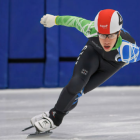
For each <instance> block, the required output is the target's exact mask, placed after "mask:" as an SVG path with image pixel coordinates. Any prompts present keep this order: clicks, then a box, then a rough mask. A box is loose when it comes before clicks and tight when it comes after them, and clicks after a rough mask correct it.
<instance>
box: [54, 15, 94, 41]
mask: <svg viewBox="0 0 140 140" xmlns="http://www.w3.org/2000/svg"><path fill="white" fill-rule="evenodd" d="M56 24H57V25H63V26H67V27H75V28H76V29H77V30H79V31H80V32H82V33H83V34H84V35H85V36H86V37H87V38H89V37H94V36H97V31H96V30H95V27H94V21H90V20H86V19H84V18H80V17H75V16H57V17H56Z"/></svg>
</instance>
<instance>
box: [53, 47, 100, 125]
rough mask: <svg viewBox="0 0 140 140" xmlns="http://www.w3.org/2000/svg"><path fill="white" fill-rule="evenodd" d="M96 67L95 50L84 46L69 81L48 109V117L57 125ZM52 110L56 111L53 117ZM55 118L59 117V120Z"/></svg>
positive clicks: (97, 60)
mask: <svg viewBox="0 0 140 140" xmlns="http://www.w3.org/2000/svg"><path fill="white" fill-rule="evenodd" d="M98 67H99V58H98V54H97V52H95V51H94V49H93V47H92V46H90V45H88V46H86V48H85V50H84V51H83V52H82V54H81V55H80V58H79V59H78V62H77V63H76V65H75V67H74V72H73V76H72V78H71V80H70V82H69V83H68V85H66V86H65V87H64V88H63V90H62V92H61V94H60V96H59V99H58V101H57V103H56V105H55V107H54V108H53V109H52V110H51V111H50V118H51V119H52V120H53V121H54V123H55V124H56V125H57V126H58V125H60V124H61V122H62V119H63V117H62V116H64V114H66V113H67V112H68V111H70V110H71V109H72V108H73V107H74V106H75V105H74V106H72V104H73V102H74V101H75V98H76V97H77V94H78V93H79V92H80V91H81V90H82V89H83V88H84V87H85V85H86V84H87V83H88V81H89V79H90V77H91V75H92V74H93V73H95V72H96V71H97V69H98ZM53 111H54V112H56V113H55V118H54V115H53V114H54V113H52V112H53ZM57 115H58V116H57ZM56 118H59V120H60V121H58V120H57V119H56ZM60 118H61V119H60Z"/></svg>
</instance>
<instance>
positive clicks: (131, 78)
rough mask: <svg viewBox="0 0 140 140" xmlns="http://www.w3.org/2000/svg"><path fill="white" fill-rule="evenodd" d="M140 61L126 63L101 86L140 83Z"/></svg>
mask: <svg viewBox="0 0 140 140" xmlns="http://www.w3.org/2000/svg"><path fill="white" fill-rule="evenodd" d="M139 69H140V62H137V63H131V64H129V65H126V66H125V67H123V68H122V69H121V70H119V71H118V72H117V73H116V74H114V75H113V76H112V77H111V78H110V79H109V80H107V81H106V82H105V83H103V84H102V85H101V86H108V85H110V86H126V85H131V86H132V85H133V86H134V85H140V75H139Z"/></svg>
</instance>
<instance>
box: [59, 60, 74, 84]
mask: <svg viewBox="0 0 140 140" xmlns="http://www.w3.org/2000/svg"><path fill="white" fill-rule="evenodd" d="M59 64H60V65H59V67H60V72H59V74H60V76H59V87H64V86H66V85H67V84H68V82H69V81H70V79H71V77H72V74H73V70H74V66H75V62H60V63H59Z"/></svg>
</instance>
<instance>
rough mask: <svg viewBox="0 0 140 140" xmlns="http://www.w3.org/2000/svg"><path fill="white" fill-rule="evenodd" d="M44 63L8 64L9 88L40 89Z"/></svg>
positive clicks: (42, 82) (42, 81)
mask: <svg viewBox="0 0 140 140" xmlns="http://www.w3.org/2000/svg"><path fill="white" fill-rule="evenodd" d="M43 74H44V63H14V64H13V63H10V64H9V88H40V87H43V85H44V78H43Z"/></svg>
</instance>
